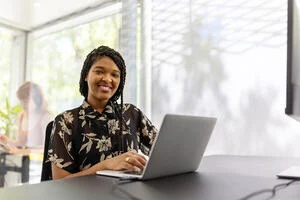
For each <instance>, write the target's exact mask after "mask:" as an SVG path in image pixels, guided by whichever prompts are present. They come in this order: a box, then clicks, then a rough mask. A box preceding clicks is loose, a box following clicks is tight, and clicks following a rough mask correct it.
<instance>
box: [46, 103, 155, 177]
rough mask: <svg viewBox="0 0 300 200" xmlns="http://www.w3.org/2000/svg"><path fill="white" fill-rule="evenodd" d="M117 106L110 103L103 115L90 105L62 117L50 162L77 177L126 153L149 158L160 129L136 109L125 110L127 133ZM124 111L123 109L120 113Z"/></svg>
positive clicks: (55, 126)
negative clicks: (78, 174)
mask: <svg viewBox="0 0 300 200" xmlns="http://www.w3.org/2000/svg"><path fill="white" fill-rule="evenodd" d="M116 106H119V105H116V104H113V103H112V102H108V104H107V105H106V107H105V108H104V110H103V112H102V113H99V112H98V111H96V110H94V109H93V108H92V107H91V106H90V105H89V104H88V103H87V102H86V101H84V102H83V104H82V105H81V106H79V107H78V108H75V109H72V110H68V111H65V112H63V113H62V114H60V115H58V116H57V117H56V118H55V120H54V123H53V128H52V132H51V136H50V144H49V150H48V158H49V160H50V161H51V162H53V163H54V164H55V165H56V166H58V167H59V168H62V169H64V170H66V171H68V172H70V173H76V172H79V171H82V170H85V169H88V168H90V167H91V166H93V165H95V164H97V163H99V162H101V161H103V160H105V159H109V158H112V157H114V156H117V155H119V154H121V153H122V152H123V149H122V147H123V148H124V151H131V150H136V151H138V149H140V150H141V151H142V152H143V153H145V154H146V155H148V154H149V149H150V148H151V146H152V143H153V141H154V138H155V136H156V134H157V129H156V128H155V127H154V126H153V125H152V124H151V122H150V121H149V119H148V118H147V117H146V116H145V115H144V114H143V113H142V112H141V111H140V110H139V109H138V108H137V107H135V106H134V105H132V104H124V106H123V131H122V134H123V136H121V133H120V120H119V117H118V116H117V114H116V113H117V109H116ZM118 110H120V109H118Z"/></svg>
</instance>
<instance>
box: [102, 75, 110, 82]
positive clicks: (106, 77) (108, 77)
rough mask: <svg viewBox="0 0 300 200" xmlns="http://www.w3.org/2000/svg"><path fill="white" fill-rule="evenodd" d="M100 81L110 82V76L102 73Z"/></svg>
mask: <svg viewBox="0 0 300 200" xmlns="http://www.w3.org/2000/svg"><path fill="white" fill-rule="evenodd" d="M102 81H105V82H109V83H111V82H112V78H111V77H110V75H108V74H103V76H102Z"/></svg>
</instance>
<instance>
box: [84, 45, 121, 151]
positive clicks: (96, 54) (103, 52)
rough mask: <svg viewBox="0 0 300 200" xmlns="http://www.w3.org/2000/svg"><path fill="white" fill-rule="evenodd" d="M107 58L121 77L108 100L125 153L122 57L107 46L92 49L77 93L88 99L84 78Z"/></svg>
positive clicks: (86, 60)
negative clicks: (99, 62)
mask: <svg viewBox="0 0 300 200" xmlns="http://www.w3.org/2000/svg"><path fill="white" fill-rule="evenodd" d="M104 56H107V57H109V58H111V59H112V60H113V61H114V63H115V64H116V65H117V67H118V68H119V70H120V72H121V76H120V84H119V87H118V89H117V91H116V92H115V94H114V95H113V96H112V97H111V98H110V101H111V102H112V103H113V105H114V107H115V108H116V111H117V113H116V114H117V115H118V119H119V121H120V134H121V138H122V141H121V146H122V147H121V148H122V150H121V151H123V152H125V149H124V144H123V143H124V142H123V124H124V122H123V121H124V120H123V115H122V113H123V89H124V85H125V79H126V65H125V61H124V59H123V57H122V56H121V54H120V53H119V52H117V51H115V50H114V49H112V48H110V47H107V46H100V47H98V48H96V49H94V50H93V51H91V52H90V53H89V54H88V55H87V57H86V59H85V61H84V63H83V66H82V69H81V74H80V80H79V91H80V93H81V95H82V96H84V98H85V99H87V97H88V84H87V82H86V81H85V78H86V77H87V75H88V73H89V71H90V69H91V67H92V65H93V64H94V63H95V62H96V61H97V60H99V59H100V58H102V57H104ZM120 97H121V105H120V107H119V106H118V103H117V100H118V99H119V98H120Z"/></svg>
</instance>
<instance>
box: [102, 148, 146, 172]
mask: <svg viewBox="0 0 300 200" xmlns="http://www.w3.org/2000/svg"><path fill="white" fill-rule="evenodd" d="M101 163H102V164H103V165H104V166H105V167H104V168H105V169H108V170H130V171H138V170H143V169H144V167H145V165H146V163H147V160H146V158H145V157H144V156H143V155H141V154H138V153H136V152H134V151H130V152H126V153H123V154H121V155H118V156H116V157H113V158H110V159H107V160H104V161H102V162H101Z"/></svg>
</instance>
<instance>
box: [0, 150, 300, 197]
mask: <svg viewBox="0 0 300 200" xmlns="http://www.w3.org/2000/svg"><path fill="white" fill-rule="evenodd" d="M291 165H299V166H300V159H295V158H275V157H256V156H255V157H252V156H247V157H242V156H208V157H205V158H204V159H203V162H202V164H201V166H200V169H199V172H198V173H189V174H184V175H179V176H172V177H168V178H161V179H155V180H150V181H144V182H141V181H135V182H131V183H125V184H116V182H117V181H116V180H117V179H113V178H106V177H100V176H96V175H95V176H85V177H78V178H72V179H65V180H57V181H48V182H43V183H40V184H35V185H23V186H18V187H14V188H5V189H0V197H1V199H10V200H19V199H21V198H22V199H23V198H25V199H32V200H35V199H43V200H48V199H49V200H53V199H66V200H68V199H72V200H73V199H74V200H76V199H87V200H89V199H93V200H94V199H108V200H109V199H149V200H150V199H172V200H176V199H178V200H179V199H180V200H182V199H192V200H193V199H195V200H196V199H197V200H199V199H203V200H228V199H240V198H241V197H244V196H246V195H248V194H250V193H252V192H255V191H258V190H261V189H270V188H272V187H273V186H274V185H276V184H279V183H286V182H288V181H287V180H282V179H277V178H276V176H275V174H276V173H278V172H279V171H281V170H283V169H286V168H287V167H289V166H291ZM267 195H268V194H267ZM264 196H266V195H264ZM253 199H261V198H253ZM273 199H284V200H293V199H297V200H299V199H300V182H296V183H293V184H292V185H290V186H289V187H287V188H284V189H281V190H279V191H278V192H277V193H276V196H275V197H274V198H273Z"/></svg>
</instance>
